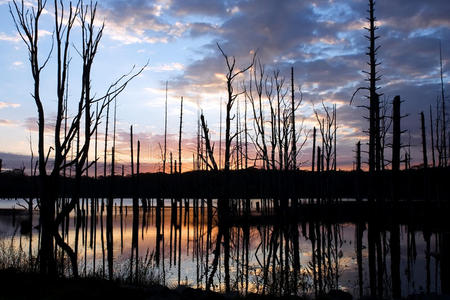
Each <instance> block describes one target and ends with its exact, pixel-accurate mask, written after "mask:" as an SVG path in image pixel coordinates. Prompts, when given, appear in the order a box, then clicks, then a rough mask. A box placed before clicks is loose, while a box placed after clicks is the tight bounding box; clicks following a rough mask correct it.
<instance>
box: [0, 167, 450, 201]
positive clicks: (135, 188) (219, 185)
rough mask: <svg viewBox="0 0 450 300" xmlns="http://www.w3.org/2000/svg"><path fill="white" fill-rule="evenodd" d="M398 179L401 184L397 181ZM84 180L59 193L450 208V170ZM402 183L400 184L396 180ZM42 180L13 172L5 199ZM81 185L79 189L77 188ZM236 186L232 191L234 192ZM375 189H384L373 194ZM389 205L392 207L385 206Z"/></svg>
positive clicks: (3, 188)
mask: <svg viewBox="0 0 450 300" xmlns="http://www.w3.org/2000/svg"><path fill="white" fill-rule="evenodd" d="M395 177H396V178H395ZM111 178H112V176H106V177H103V176H101V177H86V176H83V177H81V178H80V181H79V182H77V180H76V179H75V178H70V177H65V178H63V177H61V178H59V179H58V189H57V191H56V192H57V193H58V196H60V197H63V196H65V197H70V196H72V195H73V194H74V193H75V190H76V193H77V194H78V195H79V196H80V197H88V198H92V197H93V198H99V197H104V198H109V197H124V198H132V197H138V198H143V197H147V198H149V197H150V198H172V197H173V198H199V197H205V198H221V197H223V196H226V197H229V198H241V199H245V198H263V197H265V198H267V197H269V198H277V197H283V198H286V197H291V198H305V199H306V198H330V199H331V198H338V199H342V198H352V199H355V200H361V199H366V198H367V197H369V196H371V197H375V198H376V199H392V198H393V195H396V196H397V197H398V198H399V199H398V200H400V201H402V200H408V201H409V200H422V201H426V202H435V201H439V202H443V203H448V199H450V190H449V189H448V188H447V185H446V184H447V179H448V178H450V167H445V168H425V169H407V170H401V171H398V172H397V173H396V172H395V171H391V170H385V171H379V172H376V173H371V172H364V171H324V172H310V171H304V170H286V171H280V170H261V169H256V168H249V169H244V170H230V171H227V172H225V171H191V172H184V173H173V174H166V173H141V174H139V185H136V184H135V183H136V182H135V178H134V177H133V176H117V175H116V176H114V186H112V185H111ZM394 178H395V179H396V180H395V181H394V180H393V179H394ZM38 182H39V176H26V175H23V174H16V173H13V172H3V173H1V174H0V197H1V198H19V197H22V198H38V197H39V190H38ZM77 184H79V185H78V186H77ZM229 186H232V187H233V188H232V189H229V188H228V187H229ZM374 186H379V187H383V188H381V189H376V190H373V187H374ZM384 202H390V200H389V201H388V200H387V201H383V203H384Z"/></svg>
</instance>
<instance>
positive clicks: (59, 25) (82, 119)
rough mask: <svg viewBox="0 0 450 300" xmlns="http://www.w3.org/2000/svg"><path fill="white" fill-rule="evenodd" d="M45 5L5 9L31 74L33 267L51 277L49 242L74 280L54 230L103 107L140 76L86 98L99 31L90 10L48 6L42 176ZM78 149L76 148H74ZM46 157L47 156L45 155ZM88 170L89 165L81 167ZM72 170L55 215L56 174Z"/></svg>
mask: <svg viewBox="0 0 450 300" xmlns="http://www.w3.org/2000/svg"><path fill="white" fill-rule="evenodd" d="M45 5H46V1H42V0H38V1H37V4H36V5H35V6H33V7H32V8H28V7H27V6H26V5H25V4H24V2H23V1H22V2H20V3H19V2H18V1H12V2H11V4H10V6H9V8H10V13H11V16H12V18H13V21H14V23H15V26H16V30H17V32H18V34H19V35H20V37H21V38H22V40H23V42H24V43H25V45H26V46H27V50H28V55H29V61H30V65H31V73H32V76H33V81H34V88H33V90H34V92H33V94H32V96H33V99H34V102H35V104H36V107H37V110H38V166H39V195H40V207H39V208H40V222H41V228H42V232H41V240H40V253H39V263H40V271H41V272H42V273H45V274H51V275H56V274H57V270H56V262H55V255H54V253H55V244H54V243H55V242H56V244H57V246H58V247H60V248H61V249H62V250H63V251H64V252H65V253H66V254H67V255H68V256H69V259H70V261H71V264H72V270H73V274H74V276H77V275H78V265H77V255H76V252H75V251H73V250H72V248H71V247H70V246H69V245H68V244H67V243H66V242H65V241H64V239H63V237H61V235H60V233H59V232H58V226H59V225H60V224H61V222H62V221H63V220H66V219H67V217H68V216H69V214H70V212H71V211H72V210H73V209H74V208H75V205H76V204H77V203H78V200H79V193H78V191H79V186H80V181H81V175H82V174H83V173H84V172H85V171H86V161H87V159H88V153H89V146H90V139H91V137H92V135H93V134H94V132H95V131H96V128H97V127H98V125H99V122H100V118H101V116H102V115H103V113H104V110H105V109H106V107H107V106H108V104H109V103H110V102H111V101H113V100H114V99H115V98H116V97H117V95H119V94H120V93H121V92H122V91H123V90H124V89H125V87H126V86H127V84H128V82H129V81H130V80H131V79H133V78H134V77H136V76H137V75H138V74H140V72H141V71H142V70H143V69H141V70H140V71H138V72H136V73H135V74H133V75H132V74H131V73H130V74H127V75H124V76H122V77H120V78H119V79H118V80H117V81H116V82H114V83H113V84H111V85H110V86H109V88H108V90H107V91H106V92H105V93H104V94H103V96H101V97H99V98H94V96H93V93H92V92H91V69H92V65H93V62H94V58H95V56H96V54H97V49H98V46H99V44H100V40H101V38H102V34H103V28H104V26H103V25H101V26H100V27H98V28H97V27H96V26H94V21H95V17H96V10H97V6H96V4H92V3H91V4H89V5H84V4H83V2H82V1H79V2H78V3H77V4H76V5H75V6H73V5H72V4H71V3H70V4H69V8H68V10H66V9H65V8H64V5H63V2H62V1H56V0H55V1H54V20H55V28H54V32H55V33H54V37H55V40H56V44H53V45H54V47H56V52H57V53H56V66H57V73H56V80H57V84H56V86H57V90H56V95H57V97H56V99H57V113H56V121H55V126H54V134H53V136H54V143H53V145H52V146H51V148H50V149H52V150H53V152H52V153H53V157H54V161H53V167H52V168H51V170H50V171H47V169H48V168H47V162H48V159H47V158H48V155H47V153H46V151H45V146H44V145H46V144H47V143H46V141H45V111H44V105H43V102H42V99H41V95H40V88H41V78H40V74H41V71H42V70H43V69H44V68H45V67H46V65H47V63H48V62H49V60H50V58H51V53H52V52H51V51H50V53H48V55H47V56H46V58H45V60H44V62H43V63H41V62H40V61H39V57H40V55H39V38H38V37H39V33H40V28H39V26H40V17H41V15H42V14H43V12H44V11H45ZM77 19H78V20H79V22H80V32H81V48H80V49H77V51H78V53H79V55H80V57H81V60H82V67H81V91H80V93H79V95H80V98H79V99H78V103H77V110H76V111H75V112H74V113H73V114H72V115H73V117H72V119H71V123H70V125H69V126H68V130H67V131H66V134H64V135H63V134H62V131H63V130H62V128H61V127H62V120H63V119H64V115H65V114H66V112H65V109H66V108H65V105H64V100H65V97H66V95H67V82H66V81H67V79H68V69H69V62H70V55H69V45H70V44H71V43H72V41H71V36H70V34H71V32H72V28H73V25H74V22H75V20H77ZM97 103H99V113H98V116H96V115H94V114H93V113H91V108H92V105H95V104H97ZM81 129H84V132H83V135H82V136H81V137H80V138H82V140H81V141H80V143H79V146H80V147H79V151H77V153H76V155H75V157H73V158H71V159H67V158H68V156H69V153H71V150H72V144H73V141H74V140H75V139H76V136H79V135H78V133H79V132H80V130H81ZM77 144H78V143H77ZM48 153H50V151H48ZM87 165H88V167H89V166H90V164H87ZM72 166H75V188H74V194H73V196H72V199H71V200H70V202H69V203H66V204H65V205H63V206H62V208H61V210H60V211H59V212H57V213H56V212H55V203H56V201H57V199H58V194H57V193H58V185H59V180H58V179H59V176H60V172H61V171H62V170H63V169H64V168H66V167H72Z"/></svg>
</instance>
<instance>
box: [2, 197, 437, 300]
mask: <svg viewBox="0 0 450 300" xmlns="http://www.w3.org/2000/svg"><path fill="white" fill-rule="evenodd" d="M257 202H259V203H260V200H252V205H251V207H252V213H253V214H258V212H257V211H256V207H258V206H259V204H258V205H257V204H256V203H257ZM19 203H21V200H0V208H11V207H13V206H14V207H16V208H17V209H21V208H19V207H20V206H19ZM155 203H156V202H155V201H149V203H148V204H149V205H150V207H149V208H148V209H147V210H144V209H143V208H142V207H141V209H140V213H139V226H138V227H139V228H138V248H137V249H138V251H137V253H138V257H139V260H138V272H139V274H140V276H141V277H142V278H143V277H145V279H146V280H150V281H157V282H159V283H162V284H165V285H167V286H169V287H175V286H177V285H179V284H183V285H189V286H192V287H202V288H205V287H206V285H207V284H208V282H210V283H211V288H212V289H215V290H218V291H225V289H226V286H227V282H228V284H229V288H230V289H231V290H234V291H238V292H240V293H242V294H245V293H248V292H256V293H265V294H280V295H282V294H298V295H303V294H309V295H314V294H316V293H320V292H321V291H323V292H327V291H329V290H332V289H342V290H345V291H348V292H350V293H351V294H353V295H354V296H357V297H359V296H361V293H362V295H368V294H369V293H370V274H369V259H368V256H369V254H368V234H367V233H368V230H367V228H368V226H369V224H367V222H364V223H361V224H351V223H344V224H329V223H326V220H324V221H322V222H318V221H315V222H311V221H309V222H307V221H305V222H299V223H298V224H281V223H278V222H277V224H264V225H249V224H238V223H231V224H229V225H227V227H226V228H225V229H223V228H221V227H220V226H222V225H221V224H219V221H218V216H217V210H216V202H215V201H213V207H211V208H210V209H209V210H208V207H207V203H206V201H202V200H192V199H191V200H189V201H187V200H183V201H182V206H181V207H180V205H179V203H176V206H172V202H171V200H169V199H168V200H165V202H164V204H165V207H164V208H161V209H156V208H155V207H152V206H151V205H155ZM80 211H81V218H80V222H79V223H78V224H79V226H78V230H77V226H76V224H77V222H76V216H75V214H73V215H72V216H71V218H70V220H69V222H68V223H67V225H68V227H67V228H68V229H69V230H68V231H67V232H68V233H67V234H66V236H65V239H66V241H67V242H68V243H69V244H70V245H71V247H72V248H73V249H76V251H77V255H78V263H79V270H80V274H81V275H92V274H96V275H99V276H105V277H107V276H108V275H107V274H108V261H107V249H106V207H105V209H104V211H103V212H102V211H101V201H99V211H98V212H97V213H96V214H95V215H94V216H92V215H91V211H92V210H91V207H90V206H89V204H88V202H86V204H84V206H83V205H82V206H81V210H80ZM113 212H114V216H113V230H112V235H113V270H114V276H115V277H121V278H125V279H126V278H127V277H129V276H130V275H129V274H130V268H131V269H132V270H133V272H134V271H135V270H136V265H135V264H134V263H135V256H134V258H133V259H131V258H132V253H133V252H132V235H133V230H132V227H133V226H132V224H133V213H132V207H131V199H124V200H123V209H122V213H121V210H120V200H119V199H116V200H115V206H114V210H113ZM158 213H160V214H159V216H158ZM38 219H39V217H38V212H37V211H35V212H34V216H33V225H34V226H33V230H32V232H31V234H29V233H25V234H21V226H23V225H24V221H25V222H26V220H28V215H27V214H26V213H19V212H17V213H15V214H12V213H5V212H3V213H0V243H1V248H2V249H3V250H2V251H6V250H5V249H6V248H9V247H12V248H14V249H15V251H16V253H22V254H23V255H24V256H27V257H28V256H29V255H31V256H33V257H36V256H37V253H38V244H39V229H38V223H39V220H38ZM219 230H222V231H221V232H222V235H223V233H224V232H227V233H228V235H226V237H227V239H223V241H222V242H219V243H216V242H217V236H218V233H219ZM438 232H439V230H434V229H428V230H426V232H424V231H423V228H420V227H418V226H412V225H411V224H410V226H408V225H405V224H403V225H400V240H399V242H400V279H401V293H402V295H403V296H406V295H410V294H414V293H425V292H437V293H440V289H441V288H440V285H441V283H440V277H439V274H440V272H439V259H438V256H439V255H438V253H439V251H438V242H439V233H438ZM377 237H378V239H377V244H376V245H377V248H376V251H377V252H376V254H377V260H376V263H377V276H378V277H377V280H378V281H377V282H378V284H381V285H382V289H383V291H384V292H383V293H385V296H386V297H390V296H391V290H392V280H391V274H390V270H391V255H390V232H389V230H388V229H387V228H384V227H383V226H378V227H377ZM225 241H228V242H225ZM134 253H135V252H134ZM296 258H298V260H296ZM358 261H359V263H358ZM227 265H228V266H227ZM215 268H217V269H215ZM67 274H70V272H69V271H67ZM132 276H134V275H132Z"/></svg>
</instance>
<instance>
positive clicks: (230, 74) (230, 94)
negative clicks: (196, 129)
mask: <svg viewBox="0 0 450 300" xmlns="http://www.w3.org/2000/svg"><path fill="white" fill-rule="evenodd" d="M217 47H218V48H219V50H220V52H221V53H222V55H223V57H224V58H225V63H226V65H227V73H226V74H225V77H226V80H227V102H226V112H225V113H226V116H225V163H224V165H225V167H224V169H225V171H228V170H230V158H231V157H230V154H231V142H232V141H233V139H234V138H235V137H236V135H237V133H235V134H234V135H231V119H232V116H231V109H232V108H233V105H234V102H235V100H236V98H237V97H238V95H239V94H238V93H235V91H234V87H233V82H234V80H235V79H236V77H237V76H239V75H240V74H243V73H245V72H247V70H249V69H250V68H251V67H252V66H253V64H254V62H255V55H253V59H252V62H251V63H250V64H249V65H248V66H246V67H244V68H242V69H237V70H236V69H235V67H236V59H235V57H234V56H232V57H229V56H228V55H226V54H225V52H224V51H223V50H222V48H221V47H220V45H219V44H217ZM255 54H256V53H255Z"/></svg>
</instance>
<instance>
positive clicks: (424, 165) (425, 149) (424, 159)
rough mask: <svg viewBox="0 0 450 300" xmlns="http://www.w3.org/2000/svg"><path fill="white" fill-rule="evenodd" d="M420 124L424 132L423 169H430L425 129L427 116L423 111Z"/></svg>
mask: <svg viewBox="0 0 450 300" xmlns="http://www.w3.org/2000/svg"><path fill="white" fill-rule="evenodd" d="M420 124H421V130H422V154H423V167H424V168H427V167H428V157H427V139H426V133H425V131H426V129H425V116H424V114H423V111H422V112H420Z"/></svg>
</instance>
